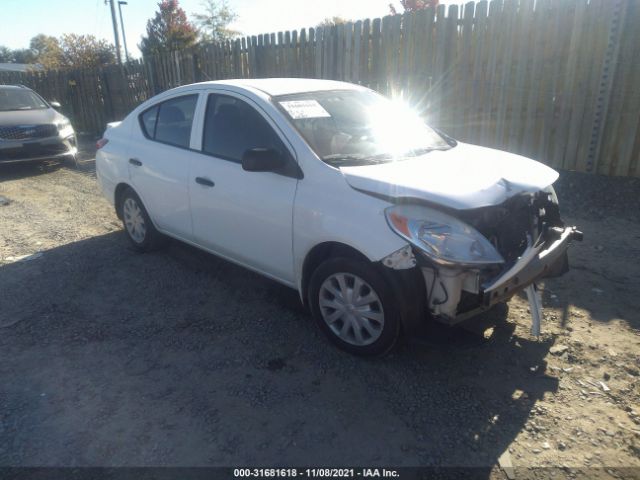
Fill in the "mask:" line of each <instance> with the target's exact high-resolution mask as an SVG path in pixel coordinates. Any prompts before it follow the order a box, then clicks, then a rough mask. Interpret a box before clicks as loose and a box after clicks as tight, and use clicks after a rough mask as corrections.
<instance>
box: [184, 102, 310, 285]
mask: <svg viewBox="0 0 640 480" xmlns="http://www.w3.org/2000/svg"><path fill="white" fill-rule="evenodd" d="M203 123H204V128H203V131H202V145H201V152H200V153H194V154H193V160H192V162H191V178H190V179H189V191H190V199H191V213H192V218H193V231H194V238H195V241H196V242H197V243H199V244H200V245H203V246H205V247H206V248H208V249H210V250H213V251H215V252H217V253H219V254H221V255H224V256H226V257H228V258H231V259H233V260H235V261H237V262H240V263H242V264H244V265H246V266H248V267H250V268H253V269H255V270H259V271H261V272H262V273H265V274H267V275H269V276H271V277H274V278H276V279H279V280H281V281H284V282H285V283H289V284H292V283H293V281H294V280H293V279H294V277H293V254H292V214H293V201H294V197H295V192H296V186H297V182H298V180H297V178H293V177H292V176H286V175H283V174H279V173H273V172H248V171H245V170H243V169H242V165H241V159H242V154H243V153H244V152H245V151H246V150H248V149H251V148H257V147H259V148H273V149H276V150H278V151H280V152H282V153H283V155H285V156H286V157H287V159H288V161H290V162H294V163H295V159H294V157H293V155H292V154H291V149H290V147H289V146H288V143H287V141H286V139H285V138H284V136H283V135H282V133H281V132H280V131H279V129H278V128H277V126H276V125H275V123H274V122H273V120H272V119H270V118H269V117H268V116H267V115H266V114H265V113H264V112H263V111H262V110H261V109H260V108H259V106H258V105H257V104H255V103H253V102H252V101H251V100H249V99H247V98H244V97H242V96H240V95H237V94H232V93H224V94H222V93H212V94H209V95H208V98H207V104H206V109H205V113H204V122H203Z"/></svg>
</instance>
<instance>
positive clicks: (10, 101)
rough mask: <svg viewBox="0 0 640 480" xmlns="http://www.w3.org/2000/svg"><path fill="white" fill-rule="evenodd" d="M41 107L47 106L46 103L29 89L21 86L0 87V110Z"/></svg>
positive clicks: (35, 108)
mask: <svg viewBox="0 0 640 480" xmlns="http://www.w3.org/2000/svg"><path fill="white" fill-rule="evenodd" d="M41 108H47V104H46V103H45V101H44V100H42V98H40V96H39V95H37V94H35V93H34V92H32V91H31V90H26V89H21V88H20V89H19V88H6V89H0V112H8V111H11V110H37V109H41Z"/></svg>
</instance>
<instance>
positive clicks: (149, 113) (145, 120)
mask: <svg viewBox="0 0 640 480" xmlns="http://www.w3.org/2000/svg"><path fill="white" fill-rule="evenodd" d="M158 108H159V106H158V105H156V106H155V107H151V108H150V109H148V110H145V111H144V112H142V114H141V115H140V126H141V127H142V132H143V133H144V134H145V136H146V137H147V138H153V135H154V134H155V131H156V120H158Z"/></svg>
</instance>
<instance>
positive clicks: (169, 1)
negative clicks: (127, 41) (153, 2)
mask: <svg viewBox="0 0 640 480" xmlns="http://www.w3.org/2000/svg"><path fill="white" fill-rule="evenodd" d="M196 38H197V31H196V29H195V27H194V26H193V25H192V24H191V23H189V21H188V20H187V14H186V13H184V10H183V9H182V8H180V6H179V5H178V0H162V1H161V2H160V3H158V11H157V12H156V15H155V17H154V18H152V19H149V21H148V22H147V36H146V37H142V41H141V42H140V45H138V47H139V48H140V51H142V54H143V55H155V54H157V53H160V52H166V51H172V50H180V49H183V48H187V47H190V46H192V45H193V44H194V43H195V42H196Z"/></svg>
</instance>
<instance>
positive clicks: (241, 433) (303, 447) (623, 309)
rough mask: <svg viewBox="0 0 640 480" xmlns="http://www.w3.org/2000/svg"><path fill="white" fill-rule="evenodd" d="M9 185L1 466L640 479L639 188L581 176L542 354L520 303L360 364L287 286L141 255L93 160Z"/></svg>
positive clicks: (0, 186)
mask: <svg viewBox="0 0 640 480" xmlns="http://www.w3.org/2000/svg"><path fill="white" fill-rule="evenodd" d="M0 179H1V183H0V195H3V196H5V197H7V198H8V199H9V200H10V203H9V204H8V205H4V206H0V305H1V310H0V352H1V353H0V465H4V466H7V465H12V466H25V465H28V466H36V465H38V466H43V465H44V466H53V465H58V466H59V465H64V466H70V465H73V466H116V465H117V466H119V465H137V466H144V465H173V466H194V465H198V466H202V465H232V466H239V465H253V466H283V465H314V466H320V465H322V466H326V465H343V466H344V465H361V466H374V465H396V466H402V465H405V466H415V465H443V466H444V465H455V466H478V467H483V469H484V470H480V471H481V472H485V473H486V476H487V477H489V476H491V477H493V478H503V477H504V476H505V472H504V471H503V470H501V469H499V468H498V467H497V466H496V465H497V462H498V458H499V457H500V456H501V455H503V453H505V452H506V454H505V455H503V456H502V460H501V462H502V464H503V466H504V465H507V464H508V462H509V460H510V461H511V463H512V464H513V466H514V467H515V468H516V472H517V471H518V469H519V468H520V467H523V468H524V467H532V466H557V467H564V468H565V470H564V472H568V471H569V470H568V469H569V468H582V469H585V468H590V467H603V466H604V467H607V468H609V467H640V407H639V405H640V401H639V400H640V390H639V385H638V383H639V378H640V377H639V376H638V375H639V372H640V336H639V331H640V314H639V310H640V300H639V299H638V294H639V293H640V269H639V268H638V267H639V264H638V258H640V218H638V217H639V216H640V200H639V199H640V182H638V181H634V180H628V179H627V180H625V179H609V178H603V177H592V176H587V175H579V174H563V177H562V179H561V182H560V186H559V195H560V197H561V202H563V203H564V216H565V219H566V220H568V221H569V222H571V223H575V224H577V225H580V226H581V227H582V229H583V230H584V232H585V242H584V243H582V244H577V245H575V246H574V247H573V249H572V251H571V262H572V265H573V269H572V270H571V272H570V273H569V274H567V275H566V276H564V277H562V278H561V279H556V280H553V281H549V282H547V284H546V285H545V290H544V304H545V306H546V307H547V308H546V310H545V319H544V323H543V335H542V337H541V338H540V340H538V341H536V340H535V339H534V338H532V337H531V336H530V335H529V328H530V320H529V315H528V311H527V304H526V302H525V301H524V300H523V299H522V298H515V299H514V300H512V301H511V302H510V305H509V307H510V308H509V310H508V312H506V311H504V312H500V311H497V312H493V313H492V314H490V315H487V316H485V317H484V318H479V319H475V320H472V321H470V322H468V323H467V324H466V325H464V326H463V327H460V328H455V329H451V330H448V329H444V328H437V329H434V331H433V337H432V341H431V342H430V344H428V345H409V346H405V347H403V348H401V349H400V350H399V351H398V352H396V353H394V354H393V355H392V356H390V357H388V358H385V359H381V360H362V359H359V358H354V357H351V356H349V355H346V354H344V353H342V352H340V351H338V350H336V349H335V348H333V347H332V346H330V345H329V344H328V343H327V342H326V341H325V340H324V339H323V338H322V336H321V335H320V333H319V331H318V330H317V329H316V328H315V326H314V325H313V323H312V322H311V319H310V317H309V315H308V314H307V313H306V312H305V311H304V310H303V309H302V307H301V306H300V304H299V302H298V298H297V294H296V293H295V292H293V291H290V290H288V289H287V288H285V287H281V286H280V285H278V284H275V283H273V282H271V281H269V280H266V279H264V278H261V277H259V276H258V275H255V274H253V273H251V272H248V271H245V270H243V269H241V268H239V267H236V266H234V265H231V264H229V263H227V262H225V261H222V260H219V259H217V258H215V257H212V256H208V255H206V254H204V253H201V252H199V251H197V250H195V249H193V248H190V247H187V246H184V245H180V244H178V243H175V242H171V243H170V244H169V245H168V247H167V248H166V249H164V250H162V251H159V252H156V253H153V254H145V255H140V254H136V253H134V252H133V251H132V250H131V249H130V248H129V246H128V243H127V241H126V239H125V237H124V234H123V233H122V231H121V227H120V224H119V222H118V220H117V218H116V216H115V214H114V212H113V211H112V209H111V207H110V206H109V205H108V204H107V202H106V201H105V200H103V199H102V198H101V197H100V196H99V194H98V192H97V187H96V183H95V178H94V175H93V173H92V162H91V161H88V162H86V163H85V164H84V165H83V167H82V168H81V169H80V170H73V169H69V168H66V167H60V168H56V167H48V168H44V169H41V168H34V167H14V168H6V167H5V168H3V169H2V171H0ZM34 254H35V255H34ZM25 255H27V256H28V255H34V256H32V257H26V258H23V256H25ZM509 457H510V458H509ZM586 471H588V472H593V471H595V470H593V471H591V470H586ZM598 471H599V472H600V473H602V474H603V475H605V476H608V475H609V473H607V472H606V471H605V470H598ZM612 472H613V473H614V474H617V473H616V472H615V471H612ZM618 473H619V472H618Z"/></svg>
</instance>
